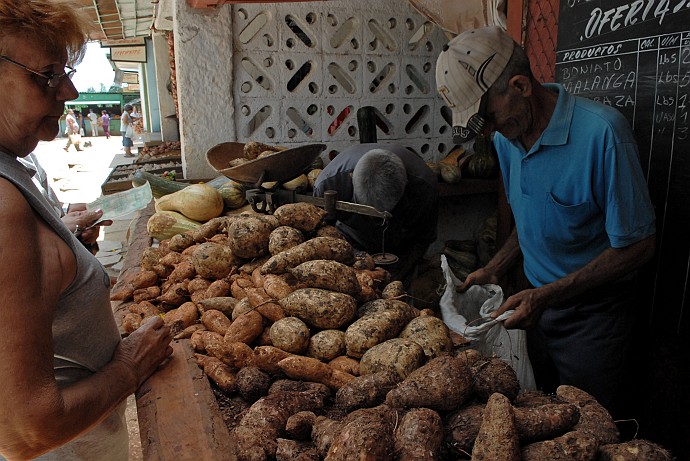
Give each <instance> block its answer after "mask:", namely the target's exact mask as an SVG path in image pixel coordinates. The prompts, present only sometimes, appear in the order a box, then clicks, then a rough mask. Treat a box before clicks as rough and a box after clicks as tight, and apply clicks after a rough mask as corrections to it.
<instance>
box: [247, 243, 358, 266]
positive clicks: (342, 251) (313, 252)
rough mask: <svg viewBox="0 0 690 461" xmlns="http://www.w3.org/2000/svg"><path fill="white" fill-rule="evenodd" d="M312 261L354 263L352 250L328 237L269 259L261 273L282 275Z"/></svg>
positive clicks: (301, 245)
mask: <svg viewBox="0 0 690 461" xmlns="http://www.w3.org/2000/svg"><path fill="white" fill-rule="evenodd" d="M312 259H330V260H333V261H338V262H341V263H343V264H352V262H353V261H354V249H353V248H352V245H350V244H349V243H348V242H347V241H345V240H340V239H334V238H330V237H314V238H313V239H310V240H307V241H306V242H304V243H300V244H299V245H296V246H294V247H292V248H289V249H287V250H285V251H283V252H280V253H278V254H277V255H275V256H272V257H271V258H269V260H268V261H266V263H265V264H264V265H263V266H261V273H263V274H283V273H285V272H287V270H288V269H289V268H292V267H295V266H298V265H299V264H302V263H303V262H306V261H311V260H312Z"/></svg>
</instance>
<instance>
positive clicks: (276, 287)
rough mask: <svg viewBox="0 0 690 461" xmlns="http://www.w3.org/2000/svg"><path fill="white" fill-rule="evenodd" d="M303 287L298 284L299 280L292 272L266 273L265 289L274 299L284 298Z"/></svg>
mask: <svg viewBox="0 0 690 461" xmlns="http://www.w3.org/2000/svg"><path fill="white" fill-rule="evenodd" d="M297 288H303V287H301V286H298V285H297V281H296V280H295V279H294V277H293V276H292V275H290V274H280V275H276V274H266V275H264V290H265V291H266V294H267V295H268V296H269V297H271V298H273V299H282V298H284V297H286V296H287V295H289V294H290V293H292V292H293V291H295V290H296V289H297Z"/></svg>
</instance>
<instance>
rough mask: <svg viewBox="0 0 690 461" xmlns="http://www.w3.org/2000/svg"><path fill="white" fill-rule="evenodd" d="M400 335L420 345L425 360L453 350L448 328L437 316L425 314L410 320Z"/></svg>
mask: <svg viewBox="0 0 690 461" xmlns="http://www.w3.org/2000/svg"><path fill="white" fill-rule="evenodd" d="M400 337H401V338H403V339H409V340H410V341H413V342H415V343H417V344H419V345H420V346H422V349H423V350H424V355H425V356H426V358H427V360H428V359H433V358H434V357H439V356H441V355H448V354H450V353H451V352H452V351H453V341H452V340H451V339H450V329H449V328H448V326H447V325H446V324H445V322H444V321H443V320H441V319H439V318H437V317H432V316H428V315H425V316H422V317H417V318H414V319H412V320H410V321H409V323H408V324H407V325H406V326H405V328H403V330H402V331H401V332H400Z"/></svg>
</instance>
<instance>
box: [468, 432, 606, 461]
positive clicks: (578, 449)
mask: <svg viewBox="0 0 690 461" xmlns="http://www.w3.org/2000/svg"><path fill="white" fill-rule="evenodd" d="M475 446H476V443H475ZM598 448H599V444H598V442H597V439H596V437H594V436H593V435H592V434H590V433H587V432H580V431H571V432H567V433H565V434H563V435H561V436H560V437H556V438H554V439H552V440H545V441H543V442H535V443H531V444H529V445H525V446H524V447H523V448H522V460H523V461H552V460H560V459H562V460H569V461H591V460H594V459H596V457H597V450H598ZM473 454H474V452H473Z"/></svg>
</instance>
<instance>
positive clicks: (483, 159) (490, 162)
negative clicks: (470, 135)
mask: <svg viewBox="0 0 690 461" xmlns="http://www.w3.org/2000/svg"><path fill="white" fill-rule="evenodd" d="M491 146H492V144H491V139H490V138H488V137H486V136H478V137H477V139H476V141H475V142H474V145H473V149H474V155H472V156H471V157H470V158H469V160H468V161H467V173H468V174H469V175H470V176H472V177H474V178H490V177H492V176H493V175H494V173H495V172H496V159H495V158H494V156H493V154H492V152H491V150H492V147H491Z"/></svg>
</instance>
